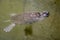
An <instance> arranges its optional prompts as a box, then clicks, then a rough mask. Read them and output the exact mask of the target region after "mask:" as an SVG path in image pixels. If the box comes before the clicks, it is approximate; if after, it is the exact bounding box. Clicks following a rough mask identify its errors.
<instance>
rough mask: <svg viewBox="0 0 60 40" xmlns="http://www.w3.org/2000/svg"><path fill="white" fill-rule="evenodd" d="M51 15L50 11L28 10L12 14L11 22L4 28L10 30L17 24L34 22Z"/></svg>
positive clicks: (6, 30)
mask: <svg viewBox="0 0 60 40" xmlns="http://www.w3.org/2000/svg"><path fill="white" fill-rule="evenodd" d="M47 17H49V12H48V11H43V12H26V13H22V14H16V15H15V14H13V15H11V17H10V18H11V19H10V20H11V22H12V23H11V24H10V25H9V26H7V27H5V28H4V29H3V30H4V31H5V32H10V31H11V30H12V29H13V28H14V27H15V26H16V24H32V23H35V22H37V21H41V20H44V19H45V18H47Z"/></svg>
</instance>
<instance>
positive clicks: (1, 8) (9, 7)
mask: <svg viewBox="0 0 60 40" xmlns="http://www.w3.org/2000/svg"><path fill="white" fill-rule="evenodd" d="M24 1H25V0H24ZM36 2H38V5H39V6H38V9H39V10H38V11H44V10H47V11H49V12H50V17H49V18H47V19H46V20H44V21H43V22H37V23H34V24H33V25H32V26H33V34H34V35H33V40H60V31H59V30H60V14H59V13H60V11H59V8H60V7H59V6H60V5H59V4H60V1H59V0H57V1H56V2H57V4H56V3H55V0H49V1H48V0H44V1H43V0H37V1H35V2H34V3H36ZM26 3H27V2H26ZM23 4H24V3H23V0H0V40H23V38H24V36H25V34H24V29H25V26H26V25H17V26H16V27H15V28H14V29H13V30H12V31H11V32H9V33H6V32H4V31H3V28H5V27H6V26H7V25H9V24H10V23H11V22H3V21H4V20H6V19H10V17H9V15H8V14H10V13H17V14H18V13H21V12H23V9H24V5H27V4H24V5H23ZM28 4H29V3H28ZM56 5H57V13H56ZM27 7H28V5H27ZM27 7H26V8H27ZM29 8H30V7H29ZM33 9H35V7H34V8H33ZM33 9H32V10H33ZM25 10H26V9H25ZM28 10H29V9H28ZM28 10H27V11H28ZM30 10H31V9H30ZM35 10H37V9H35Z"/></svg>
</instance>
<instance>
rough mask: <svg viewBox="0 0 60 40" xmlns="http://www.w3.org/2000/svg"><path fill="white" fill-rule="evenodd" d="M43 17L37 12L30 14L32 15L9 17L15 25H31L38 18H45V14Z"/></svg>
mask: <svg viewBox="0 0 60 40" xmlns="http://www.w3.org/2000/svg"><path fill="white" fill-rule="evenodd" d="M44 14H45V15H43V13H42V14H40V13H39V12H32V13H24V14H18V15H15V16H12V17H11V20H12V22H14V23H16V24H24V23H33V22H36V21H38V20H39V19H40V18H42V17H43V18H44V17H47V16H48V15H46V14H48V13H47V12H45V13H44Z"/></svg>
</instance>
